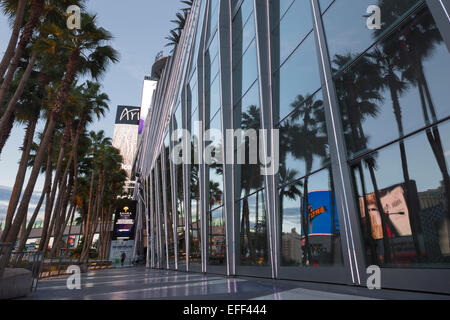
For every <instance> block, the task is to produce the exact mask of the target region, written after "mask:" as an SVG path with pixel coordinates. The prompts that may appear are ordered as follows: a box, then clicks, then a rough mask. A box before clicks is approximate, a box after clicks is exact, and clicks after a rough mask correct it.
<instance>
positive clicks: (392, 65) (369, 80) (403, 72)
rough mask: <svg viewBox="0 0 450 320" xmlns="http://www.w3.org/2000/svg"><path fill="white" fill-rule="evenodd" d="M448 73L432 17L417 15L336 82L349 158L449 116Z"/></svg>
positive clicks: (447, 58) (444, 49)
mask: <svg viewBox="0 0 450 320" xmlns="http://www.w3.org/2000/svg"><path fill="white" fill-rule="evenodd" d="M352 59H353V56H352V55H348V56H345V57H339V58H335V60H334V63H335V64H336V65H345V64H347V62H348V61H350V60H352ZM449 73H450V55H449V54H448V50H447V47H446V46H445V44H444V43H443V40H442V37H441V35H440V33H439V31H438V29H437V27H436V24H435V22H434V20H433V18H432V16H431V14H430V13H429V12H428V10H421V11H420V12H418V13H416V14H413V15H412V16H411V17H410V18H409V19H408V20H407V21H406V22H405V24H403V26H401V27H400V28H399V29H398V31H396V32H394V33H393V34H392V35H390V36H389V37H388V38H387V39H385V40H384V41H382V42H381V43H379V44H378V45H376V46H375V47H373V48H372V49H371V50H370V51H369V52H368V53H367V54H365V55H364V56H362V57H360V58H359V59H358V60H357V61H356V62H355V63H354V64H353V65H352V66H351V67H350V68H349V69H348V70H346V71H345V72H343V73H341V74H340V75H339V76H338V77H336V89H337V94H338V98H339V102H340V106H341V114H342V116H343V123H344V128H345V132H346V139H347V146H348V149H349V150H348V151H349V154H358V153H361V152H365V151H369V150H371V149H375V148H378V147H380V146H382V145H384V144H386V143H388V142H390V141H392V140H396V139H399V138H402V137H404V136H405V135H408V134H410V133H412V132H414V131H416V130H418V129H420V128H423V127H425V126H427V125H429V124H431V123H435V122H436V121H439V120H441V119H443V118H445V117H447V116H448V115H450V108H448V101H449V100H450V90H448V87H449V86H448V83H447V81H446V80H445V78H446V77H447V75H448V74H449Z"/></svg>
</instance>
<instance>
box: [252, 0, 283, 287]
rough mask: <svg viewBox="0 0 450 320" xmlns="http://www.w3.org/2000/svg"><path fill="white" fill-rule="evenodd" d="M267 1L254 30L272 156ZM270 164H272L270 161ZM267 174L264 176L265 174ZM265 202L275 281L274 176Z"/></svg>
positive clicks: (259, 7) (258, 7)
mask: <svg viewBox="0 0 450 320" xmlns="http://www.w3.org/2000/svg"><path fill="white" fill-rule="evenodd" d="M269 9H270V4H269V0H266V1H261V0H254V16H255V29H256V31H255V32H256V50H257V61H258V79H259V98H260V104H261V115H262V121H261V123H262V129H263V130H266V131H265V132H266V133H267V135H266V137H265V138H266V142H269V143H263V148H265V149H266V150H265V151H266V152H265V153H264V154H266V155H269V154H271V155H272V158H273V157H274V155H273V150H274V146H275V141H274V137H273V129H274V127H273V106H272V62H271V61H272V57H271V37H270V35H271V30H270V15H269V11H270V10H269ZM263 138H264V137H263ZM276 156H278V155H276ZM272 162H273V161H272ZM266 173H267V172H266ZM264 178H265V184H266V186H265V193H264V196H265V201H266V216H267V231H268V238H269V240H268V241H269V253H270V255H269V256H270V267H271V273H272V278H274V279H276V278H277V277H278V269H279V234H278V233H279V232H278V223H279V222H278V219H279V217H278V216H279V215H278V197H277V196H276V175H265V177H264Z"/></svg>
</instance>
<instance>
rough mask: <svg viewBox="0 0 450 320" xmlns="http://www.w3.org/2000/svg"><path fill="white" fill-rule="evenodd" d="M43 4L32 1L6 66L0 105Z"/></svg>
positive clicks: (37, 0) (41, 0)
mask: <svg viewBox="0 0 450 320" xmlns="http://www.w3.org/2000/svg"><path fill="white" fill-rule="evenodd" d="M44 4H45V0H34V1H33V4H32V6H31V13H30V18H29V19H28V21H27V23H26V24H25V27H24V29H23V32H22V36H21V37H20V41H19V44H18V46H17V48H16V51H15V53H14V57H13V58H12V60H11V64H10V65H9V67H8V72H7V73H6V76H5V79H4V81H3V83H2V86H1V88H0V106H2V105H3V104H4V102H5V99H6V96H7V93H8V91H9V88H10V87H11V83H12V80H13V78H14V74H15V73H16V70H17V67H18V66H19V62H20V59H21V58H22V56H23V54H24V52H25V48H26V47H27V45H28V44H29V43H30V40H31V36H32V35H33V31H34V29H35V28H36V26H37V24H38V22H39V18H40V16H41V15H42V11H43V9H44ZM2 126H3V125H2Z"/></svg>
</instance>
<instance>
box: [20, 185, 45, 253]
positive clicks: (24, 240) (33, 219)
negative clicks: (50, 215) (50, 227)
mask: <svg viewBox="0 0 450 320" xmlns="http://www.w3.org/2000/svg"><path fill="white" fill-rule="evenodd" d="M45 195H46V192H45V188H44V190H43V191H42V194H41V198H40V199H39V202H38V204H37V206H36V208H35V209H34V212H33V215H32V216H31V219H30V222H28V227H27V229H26V231H25V234H24V236H23V237H22V238H21V239H20V241H19V249H18V251H19V252H22V251H23V250H24V249H25V245H26V243H27V241H28V238H29V237H30V234H31V231H32V230H33V226H34V223H35V222H36V218H37V216H38V214H39V211H40V210H41V207H42V203H43V202H44V198H45Z"/></svg>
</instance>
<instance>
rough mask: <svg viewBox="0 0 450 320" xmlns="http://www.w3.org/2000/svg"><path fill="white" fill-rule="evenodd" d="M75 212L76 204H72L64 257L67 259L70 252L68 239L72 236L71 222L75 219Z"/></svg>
mask: <svg viewBox="0 0 450 320" xmlns="http://www.w3.org/2000/svg"><path fill="white" fill-rule="evenodd" d="M76 211H77V206H76V204H74V205H73V209H72V213H71V215H72V216H71V218H70V224H69V232H68V234H67V250H66V253H65V255H64V256H65V257H66V258H67V256H68V255H69V251H70V248H69V240H70V237H71V236H72V226H73V220H74V218H75V212H76Z"/></svg>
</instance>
